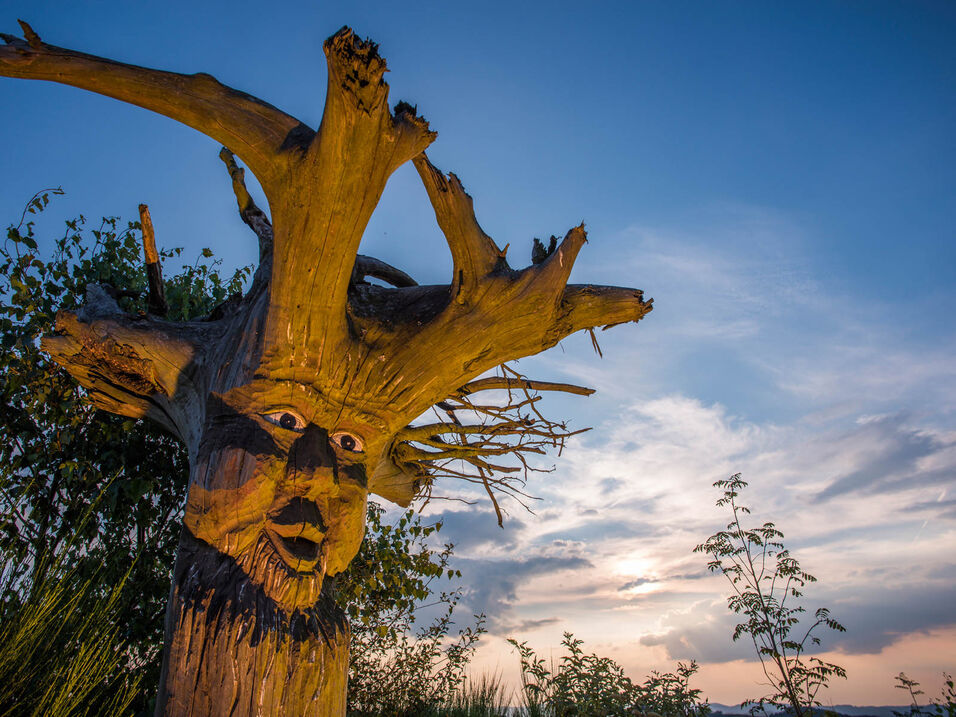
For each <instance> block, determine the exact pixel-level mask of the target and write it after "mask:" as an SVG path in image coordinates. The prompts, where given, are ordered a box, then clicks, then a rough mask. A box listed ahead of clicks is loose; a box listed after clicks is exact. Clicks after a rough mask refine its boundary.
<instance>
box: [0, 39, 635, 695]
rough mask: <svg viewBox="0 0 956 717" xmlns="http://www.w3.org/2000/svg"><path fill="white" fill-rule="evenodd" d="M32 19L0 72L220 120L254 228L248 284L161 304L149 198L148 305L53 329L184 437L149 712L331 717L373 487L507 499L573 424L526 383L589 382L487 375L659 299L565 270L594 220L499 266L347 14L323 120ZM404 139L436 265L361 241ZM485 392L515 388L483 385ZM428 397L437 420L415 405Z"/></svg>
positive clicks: (119, 404)
mask: <svg viewBox="0 0 956 717" xmlns="http://www.w3.org/2000/svg"><path fill="white" fill-rule="evenodd" d="M23 30H24V34H25V39H20V38H17V37H14V36H10V35H3V36H2V38H3V40H4V41H5V42H6V43H7V44H6V46H4V47H0V75H5V76H9V77H17V78H24V79H41V80H49V81H54V82H59V83H63V84H68V85H73V86H76V87H81V88H84V89H88V90H90V91H93V92H98V93H100V94H103V95H107V96H110V97H114V98H116V99H120V100H123V101H126V102H130V103H132V104H136V105H139V106H141V107H145V108H147V109H151V110H153V111H155V112H159V113H161V114H164V115H167V116H169V117H172V118H173V119H177V120H179V121H180V122H183V123H184V124H186V125H189V126H191V127H193V128H195V129H197V130H199V131H200V132H203V133H204V134H206V135H208V136H209V137H212V138H214V139H216V140H217V141H218V142H220V143H222V144H223V145H224V148H223V151H222V152H221V153H220V158H221V159H222V160H223V162H224V163H225V165H226V168H227V170H228V172H229V176H230V178H231V182H232V187H233V191H234V193H235V196H236V200H237V203H238V208H239V212H240V215H241V216H242V218H243V220H244V221H245V222H246V223H247V224H248V225H249V226H250V227H251V228H252V229H253V231H254V232H255V234H256V236H257V238H258V241H259V253H260V265H259V269H258V271H257V272H256V275H255V278H254V280H253V281H252V283H251V286H250V288H249V290H248V291H247V293H246V294H245V296H243V297H242V298H241V300H240V301H237V302H236V303H234V304H230V306H229V307H228V310H224V311H218V312H215V313H214V314H213V315H211V316H210V317H208V318H207V320H201V321H191V322H170V321H166V320H164V319H163V318H162V316H161V314H162V313H163V311H162V305H161V303H160V295H159V288H160V287H161V274H160V273H159V266H158V260H157V261H152V259H153V258H154V257H155V255H156V253H155V242H154V241H152V242H151V241H150V238H151V235H152V231H151V222H150V221H148V220H149V217H148V213H147V212H145V211H144V214H143V226H144V239H145V240H146V241H147V245H146V247H145V249H146V254H147V265H148V266H149V265H151V264H154V265H155V271H154V272H153V274H151V281H150V285H151V289H152V288H156V289H157V293H156V296H153V292H152V291H151V299H150V312H149V314H147V315H144V316H130V315H127V314H125V313H124V312H122V311H121V310H120V309H119V307H118V306H117V305H116V302H115V301H114V300H113V299H111V298H110V297H109V296H108V295H107V293H106V292H105V291H104V290H102V289H101V288H99V287H95V286H93V287H90V289H89V292H88V295H87V303H86V306H85V307H84V308H83V309H82V310H80V311H77V312H74V313H70V312H63V313H61V315H60V316H59V317H58V318H57V323H56V333H55V335H54V336H51V337H48V338H47V339H45V340H44V342H43V346H44V348H45V349H46V350H47V351H48V352H49V353H50V355H51V356H52V357H53V359H54V360H56V361H57V362H58V363H60V364H61V365H62V366H64V367H65V368H66V369H67V370H68V371H69V372H70V373H72V374H73V376H74V377H76V379H77V380H78V381H79V382H80V383H81V384H82V385H83V386H84V387H85V388H86V389H87V390H88V391H89V395H90V398H91V400H92V401H93V402H94V403H96V405H98V406H100V407H102V408H104V409H106V410H108V411H112V412H114V413H118V414H121V415H126V416H133V417H146V418H151V419H154V420H156V421H158V422H159V423H160V424H161V425H163V426H164V427H166V428H167V429H168V430H170V431H171V432H173V433H174V434H175V435H177V436H178V437H179V438H180V439H181V440H182V441H183V442H184V443H185V444H186V446H187V448H188V451H189V456H190V489H189V497H188V501H187V505H186V509H185V516H184V523H185V530H184V532H183V540H182V543H181V546H180V551H179V556H178V559H177V564H176V568H175V570H174V578H173V589H172V593H171V599H170V605H169V612H168V617H167V650H166V653H165V657H164V667H163V676H162V678H161V682H162V688H161V691H160V695H159V701H158V705H159V706H158V712H159V713H165V714H208V713H215V712H217V711H218V710H219V709H220V708H221V706H222V705H225V704H229V705H238V707H237V708H236V711H237V713H249V714H252V713H256V712H257V711H259V712H261V711H262V710H265V713H269V714H344V690H345V677H344V675H345V671H346V669H347V662H348V659H347V658H348V656H347V648H346V647H345V646H346V645H347V641H348V626H347V624H346V623H345V622H344V620H342V619H341V615H340V614H339V613H338V612H336V610H335V609H334V608H333V607H332V606H331V605H332V603H331V598H330V596H329V593H328V590H326V585H327V583H326V582H325V577H326V576H327V575H335V574H337V573H339V572H341V571H342V570H344V569H345V568H346V566H347V565H348V563H349V561H350V560H351V559H352V558H353V557H354V555H355V553H356V551H357V550H358V547H359V544H360V543H361V540H362V536H363V530H364V518H365V511H366V500H367V497H368V494H369V492H373V493H377V494H379V495H382V496H384V497H386V498H388V499H390V500H394V501H396V502H398V503H400V504H402V505H408V504H409V502H411V500H412V499H413V498H414V497H415V496H416V494H419V495H425V496H427V495H431V491H432V489H433V487H434V483H435V480H436V479H438V478H442V477H448V478H454V479H457V480H464V481H470V482H474V483H475V484H476V485H479V486H481V487H482V489H483V490H485V491H486V492H487V493H488V495H489V496H490V498H491V500H492V502H493V503H494V506H495V510H496V512H497V513H498V517H499V521H500V520H501V516H502V509H501V506H500V505H499V504H498V499H497V497H496V496H497V495H510V496H512V497H513V498H514V499H515V500H518V501H519V502H523V501H526V500H527V499H528V498H529V496H528V495H527V494H526V493H525V491H524V488H525V481H526V479H527V477H528V476H529V475H530V473H532V472H534V471H540V470H546V469H542V468H541V467H540V466H539V465H537V464H536V463H535V462H534V461H533V460H532V459H534V458H535V457H536V456H539V455H541V454H542V453H543V452H544V451H545V450H547V449H556V450H558V451H560V449H561V447H563V445H564V441H565V440H566V438H568V437H569V436H571V435H574V434H575V433H578V432H579V431H574V430H570V429H569V428H568V427H567V426H566V425H565V424H563V423H560V422H555V421H551V420H549V419H547V418H545V417H544V416H543V415H542V414H541V413H540V411H539V410H538V408H537V402H538V398H539V395H538V394H539V392H541V391H562V392H568V393H572V394H581V395H587V394H588V393H589V392H590V391H589V389H583V388H581V387H576V386H570V385H567V384H556V383H547V382H539V381H532V380H529V379H527V378H525V377H523V376H520V375H518V374H517V373H516V372H514V371H511V370H509V369H506V368H502V369H501V375H499V376H495V377H485V378H479V377H480V376H482V375H483V374H485V373H486V372H488V371H489V370H491V369H494V368H495V367H498V366H499V365H503V364H504V363H505V362H506V361H510V360H512V359H517V358H520V357H522V356H527V355H530V354H534V353H538V352H539V351H542V350H544V349H547V348H549V347H551V346H554V345H555V344H556V343H557V342H558V341H560V340H561V339H562V338H564V337H565V336H567V335H569V334H571V333H574V332H576V331H580V330H587V329H592V328H594V327H598V326H602V327H607V326H609V325H615V324H620V323H624V322H629V321H638V320H640V319H641V318H643V317H644V316H645V315H646V314H647V312H649V311H650V310H651V308H652V305H651V301H650V300H646V301H645V300H644V298H643V295H642V294H641V292H640V291H638V290H636V289H625V288H618V287H604V286H593V285H568V283H567V282H568V277H569V276H570V273H571V269H572V267H573V265H574V261H575V258H576V257H577V254H578V252H579V251H580V250H581V248H582V247H583V246H584V244H585V243H586V241H587V235H586V233H585V230H584V227H583V225H581V226H577V227H573V228H572V229H570V230H569V231H568V232H567V234H566V235H565V237H564V238H563V240H562V241H560V242H557V241H555V242H554V244H555V246H554V249H553V251H550V248H551V247H548V250H544V249H543V245H542V249H541V250H539V251H538V252H536V253H535V255H534V262H533V264H532V265H531V266H527V267H525V268H523V269H517V270H516V269H513V268H511V267H510V266H509V265H508V262H507V259H506V255H505V251H504V250H502V249H500V248H499V247H498V245H497V244H496V243H495V241H494V240H493V239H492V238H491V237H489V236H488V235H487V234H485V232H484V231H483V230H482V229H481V227H480V225H479V224H478V221H477V218H476V216H475V212H474V205H473V201H472V199H471V197H470V196H468V194H467V193H466V192H465V190H464V188H463V186H462V184H461V182H460V181H459V180H458V178H457V177H455V176H454V175H445V174H444V173H442V172H441V171H440V170H439V169H437V168H436V167H435V166H434V165H432V164H431V163H430V162H429V160H428V158H427V157H426V156H425V153H424V150H425V149H426V148H427V147H428V146H429V145H430V144H431V143H432V142H433V141H434V139H435V136H436V135H435V133H434V132H432V131H431V130H430V129H429V127H428V124H427V122H426V121H425V120H424V119H423V118H421V117H420V116H419V115H418V114H417V112H416V110H415V109H414V108H412V107H411V106H410V105H408V104H406V103H403V102H400V103H398V104H397V105H396V106H395V109H394V111H392V110H390V109H389V105H388V85H387V84H386V82H385V81H384V73H385V71H386V65H385V61H384V59H383V58H382V57H381V56H380V55H379V53H378V47H377V45H375V44H374V43H372V42H370V41H367V40H361V39H359V38H358V37H356V35H355V34H354V33H353V32H352V31H351V30H350V29H348V28H343V29H342V30H340V31H339V32H338V33H336V34H335V35H333V36H332V37H331V38H329V40H327V41H326V43H325V45H324V49H325V53H326V57H327V62H328V91H327V94H326V101H325V110H324V114H323V118H322V122H321V125H320V126H319V127H318V128H317V129H312V128H309V127H307V126H306V125H304V124H303V123H302V122H300V121H299V120H297V119H295V118H294V117H291V116H289V115H287V114H285V113H284V112H282V111H280V110H278V109H276V108H275V107H273V106H272V105H269V104H268V103H266V102H263V101H262V100H259V99H257V98H255V97H251V96H250V95H247V94H245V93H243V92H239V91H237V90H234V89H232V88H230V87H226V86H225V85H222V84H221V83H219V82H218V81H217V80H215V79H214V78H213V77H211V76H209V75H204V74H195V75H182V74H176V73H170V72H164V71H160V70H153V69H148V68H144V67H139V66H136V65H132V64H126V63H121V62H116V61H113V60H108V59H105V58H100V57H96V56H93V55H89V54H85V53H81V52H76V51H73V50H67V49H64V48H60V47H56V46H53V45H49V44H47V43H45V42H43V41H42V40H41V39H40V37H39V35H37V33H36V32H34V31H33V29H32V28H30V27H29V26H28V25H26V24H25V23H24V24H23ZM233 152H235V155H236V156H238V157H239V159H241V160H242V161H243V162H244V163H245V164H246V166H247V167H248V168H249V169H250V170H251V171H252V172H254V173H255V175H256V176H257V177H258V179H259V181H260V182H261V184H262V187H263V189H264V191H265V194H266V198H267V200H268V205H269V210H270V212H271V217H270V216H267V214H266V212H265V211H263V209H261V208H259V207H258V206H256V204H255V202H254V201H253V199H252V197H251V196H250V195H249V192H248V191H247V189H246V187H245V182H244V170H243V169H242V168H241V167H240V166H239V165H238V163H237V162H236V159H235V157H234V156H233ZM409 160H412V161H414V164H415V167H416V168H417V170H418V173H419V176H420V177H421V180H422V182H423V184H424V186H425V189H426V192H427V194H428V198H429V201H430V202H431V205H432V207H433V209H434V213H435V217H436V220H437V222H438V225H439V227H440V228H441V230H442V232H443V233H444V235H445V237H446V240H447V242H448V247H449V250H450V252H451V254H452V259H453V263H454V271H453V275H452V276H451V277H450V281H449V284H447V285H442V286H419V285H417V284H416V282H415V281H414V280H413V279H412V278H411V277H410V276H408V275H407V274H405V273H404V272H402V271H400V270H399V269H396V268H395V267H392V266H389V265H388V264H385V263H384V262H381V261H379V260H377V259H374V258H371V257H362V256H359V255H358V254H357V252H358V248H359V243H360V241H361V238H362V234H363V232H364V231H365V228H366V226H367V224H368V221H369V219H370V217H371V215H372V212H373V210H374V209H375V206H376V205H377V203H378V201H379V198H380V197H381V194H382V192H383V191H384V188H385V184H386V182H387V180H388V178H389V176H391V174H392V173H393V172H394V171H395V170H396V169H397V168H398V167H399V166H401V165H402V164H404V163H405V162H407V161H409ZM147 235H149V236H147ZM367 277H373V278H376V279H378V280H379V281H384V282H385V283H386V284H388V285H387V286H381V285H379V284H376V283H372V282H368V281H366V278H367ZM154 284H155V287H154ZM487 391H492V392H499V393H503V394H504V395H505V396H506V398H505V399H503V400H485V399H480V400H479V397H481V396H482V395H483V394H484V393H485V392H487ZM432 407H434V408H435V412H436V415H437V416H438V417H439V418H438V420H437V422H435V421H430V422H428V423H427V424H424V425H421V424H416V419H418V418H419V417H420V416H422V415H423V414H424V413H425V412H426V411H428V410H429V409H430V408H432ZM270 655H271V657H270ZM277 655H278V657H276V656H277ZM310 670H311V672H309V671H310ZM316 670H318V673H316ZM289 675H292V676H293V679H291V680H290V679H289ZM309 675H312V676H311V677H310V676H309Z"/></svg>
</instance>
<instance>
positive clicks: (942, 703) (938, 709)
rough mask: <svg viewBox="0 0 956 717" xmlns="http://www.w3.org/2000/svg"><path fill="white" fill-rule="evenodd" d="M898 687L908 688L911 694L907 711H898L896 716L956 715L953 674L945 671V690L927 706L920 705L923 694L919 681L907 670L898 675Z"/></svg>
mask: <svg viewBox="0 0 956 717" xmlns="http://www.w3.org/2000/svg"><path fill="white" fill-rule="evenodd" d="M896 683H897V684H896V689H898V690H906V692H907V693H909V696H910V707H909V710H907V711H906V712H896V711H894V712H893V714H894V715H896V717H956V686H954V683H953V676H952V675H949V674H947V673H945V672H944V673H943V690H942V694H941V695H940V696H939V698H938V699H935V700H933V701H932V702H930V703H929V704H928V705H926V706H925V707H920V704H919V696H920V695H922V694H923V690H921V689H920V685H919V682H917V681H916V680H913V679H910V678H909V677H907V676H906V673H905V672H901V673H900V674H898V675H897V676H896Z"/></svg>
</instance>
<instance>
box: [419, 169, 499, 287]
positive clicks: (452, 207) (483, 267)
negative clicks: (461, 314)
mask: <svg viewBox="0 0 956 717" xmlns="http://www.w3.org/2000/svg"><path fill="white" fill-rule="evenodd" d="M414 163H415V169H417V170H418V175H419V176H420V177H421V179H422V183H423V184H424V185H425V191H426V192H427V193H428V199H429V200H430V201H431V204H432V208H433V209H434V210H435V218H436V219H437V220H438V226H439V227H440V228H441V230H442V233H443V234H444V235H445V239H446V240H447V241H448V248H449V249H450V250H451V256H452V262H453V264H454V270H453V273H452V281H451V296H452V297H453V300H454V301H458V302H459V303H462V302H464V301H466V300H468V298H469V297H474V296H475V295H476V294H477V292H478V286H479V283H480V281H481V279H483V278H484V277H485V276H486V275H488V274H490V273H491V272H493V271H494V270H495V269H496V268H499V267H501V268H507V262H506V261H505V251H502V250H501V249H499V248H498V245H497V244H495V242H494V240H493V239H492V238H491V237H489V236H488V235H487V234H485V232H484V231H483V230H482V228H481V226H480V225H479V224H478V220H477V219H476V218H475V211H474V201H473V200H472V198H471V197H470V196H469V195H468V193H467V192H465V188H464V187H463V186H462V184H461V182H460V181H459V179H458V177H456V176H455V175H454V174H450V175H449V176H447V177H446V176H445V175H444V174H443V173H442V172H441V170H439V169H438V168H437V167H435V165H433V164H432V163H431V162H429V161H428V157H427V156H426V155H425V153H424V152H422V153H421V154H420V155H419V156H417V157H415V159H414Z"/></svg>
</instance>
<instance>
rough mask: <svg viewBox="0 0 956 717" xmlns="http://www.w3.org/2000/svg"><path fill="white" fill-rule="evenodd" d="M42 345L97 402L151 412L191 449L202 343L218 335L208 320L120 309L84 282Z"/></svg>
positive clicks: (199, 399)
mask: <svg viewBox="0 0 956 717" xmlns="http://www.w3.org/2000/svg"><path fill="white" fill-rule="evenodd" d="M55 330H56V333H55V334H54V335H52V336H47V337H44V338H43V339H42V342H41V343H42V346H43V350H44V351H46V352H47V353H48V354H49V355H50V357H51V358H52V359H53V360H54V361H56V362H57V363H58V364H60V365H61V366H63V367H64V368H65V369H66V370H67V371H68V372H69V373H70V374H71V375H72V376H73V377H74V378H75V379H76V380H77V381H78V382H79V383H80V385H81V386H83V387H84V388H85V389H86V390H87V391H88V392H89V397H90V400H91V401H92V402H93V403H94V404H95V405H96V406H97V407H99V408H102V409H104V410H107V411H110V412H111V413H118V414H120V415H123V416H130V417H132V418H147V417H148V418H151V419H153V420H155V421H157V422H158V423H160V424H161V425H163V426H164V427H166V428H167V429H168V430H170V431H171V432H173V433H174V434H176V435H178V436H179V437H180V438H181V439H182V440H183V442H184V443H185V444H186V446H187V447H188V448H190V449H195V446H196V445H197V442H198V430H199V425H197V422H196V421H195V420H193V418H194V416H195V415H196V413H197V412H200V411H201V410H202V406H203V405H204V404H205V386H203V385H201V384H202V382H203V378H202V373H201V371H200V370H199V369H200V367H201V365H202V352H203V347H204V346H205V345H207V344H209V343H211V342H212V341H214V340H215V339H216V338H217V335H216V327H215V326H213V325H211V324H206V325H198V324H172V323H168V322H165V321H159V320H154V319H150V318H146V317H133V316H129V315H127V314H125V313H124V312H122V311H121V310H120V308H119V306H118V305H117V304H116V301H115V300H114V299H113V298H112V297H110V296H109V294H108V293H107V292H106V291H105V289H104V288H103V287H100V286H98V285H95V284H94V285H90V286H89V287H88V288H87V295H86V304H85V305H84V307H83V308H82V309H80V310H79V311H77V312H76V313H73V312H67V311H61V312H60V313H58V314H57V318H56V325H55Z"/></svg>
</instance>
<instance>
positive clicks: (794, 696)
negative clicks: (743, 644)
mask: <svg viewBox="0 0 956 717" xmlns="http://www.w3.org/2000/svg"><path fill="white" fill-rule="evenodd" d="M746 486H747V483H746V482H745V481H744V480H742V479H741V477H740V474H739V473H738V474H736V475H733V476H731V477H730V478H729V479H727V480H719V481H717V482H716V483H714V487H716V488H720V489H722V490H723V497H721V498H720V499H719V500H718V501H717V505H718V506H719V507H724V506H726V507H729V508H730V511H731V514H732V517H733V519H732V520H731V521H730V523H728V525H727V529H726V530H721V531H719V532H717V533H715V534H714V535H712V536H710V537H709V538H708V539H707V541H706V542H704V543H702V544H700V545H698V546H697V547H696V548H694V552H697V553H707V554H708V555H710V556H711V560H710V562H708V564H707V567H708V568H709V569H710V571H711V572H720V573H722V574H723V575H724V576H725V577H726V578H727V579H728V580H729V581H730V584H731V586H732V587H733V591H734V592H733V594H732V595H731V596H730V597H729V598H728V599H727V605H728V606H729V607H730V609H731V610H733V611H734V612H735V613H736V614H738V615H743V616H744V618H745V621H744V622H741V623H739V624H738V625H737V626H736V628H735V629H734V633H733V639H734V640H735V641H736V640H738V639H739V638H740V637H741V636H742V635H748V636H749V637H750V639H751V641H752V642H753V645H754V648H755V650H756V652H757V656H758V657H759V658H760V664H761V665H762V666H763V671H764V675H765V676H766V678H767V681H768V686H769V687H770V689H771V692H770V694H768V695H767V696H765V697H761V698H760V699H757V700H748V701H747V702H744V704H743V705H742V706H746V705H748V704H749V705H751V713H752V714H756V713H757V712H758V711H763V712H765V713H766V712H767V708H768V707H772V708H775V709H791V710H793V713H794V714H795V715H796V717H803V715H807V714H810V713H811V712H812V709H813V707H814V706H819V705H820V704H821V703H820V702H819V700H818V699H817V694H818V692H819V691H820V689H821V688H823V687H825V686H826V685H827V683H828V681H829V680H830V678H831V677H843V678H845V677H846V670H844V669H843V668H842V667H840V666H839V665H835V664H832V663H829V662H824V661H823V660H820V659H819V658H816V657H811V658H809V659H806V658H805V652H806V650H807V648H808V647H811V646H816V645H819V644H820V639H819V638H818V637H816V636H815V635H814V632H815V631H816V630H817V628H820V627H828V628H830V629H832V630H837V631H839V632H843V631H844V630H845V628H844V627H843V625H841V624H840V623H839V622H837V621H836V620H834V619H833V618H832V617H830V612H829V610H827V609H826V608H819V609H818V610H817V611H816V612H815V613H814V620H813V622H812V623H811V624H810V625H809V627H807V628H806V630H805V631H804V632H803V636H802V637H800V635H799V631H800V630H803V628H804V624H802V623H801V615H802V614H803V613H804V612H805V611H804V608H803V607H802V606H800V605H799V604H795V603H794V602H793V600H796V599H798V598H800V597H802V595H803V587H804V586H805V585H806V584H807V583H812V582H816V578H815V577H813V576H812V575H810V574H809V573H807V572H805V571H804V570H802V569H801V568H800V564H799V563H798V562H797V559H796V558H794V557H793V556H792V555H790V552H789V551H788V550H787V549H786V548H785V547H784V545H783V543H782V542H781V541H782V539H783V533H782V532H780V531H779V530H778V529H777V528H776V527H775V526H774V524H773V523H764V524H763V525H762V526H760V527H757V528H744V527H743V525H742V524H741V519H742V516H744V515H747V514H749V513H750V510H749V509H748V508H747V507H746V506H742V505H739V504H738V503H737V498H738V497H739V496H740V493H741V491H742V490H743V489H744V488H745V487H746Z"/></svg>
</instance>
